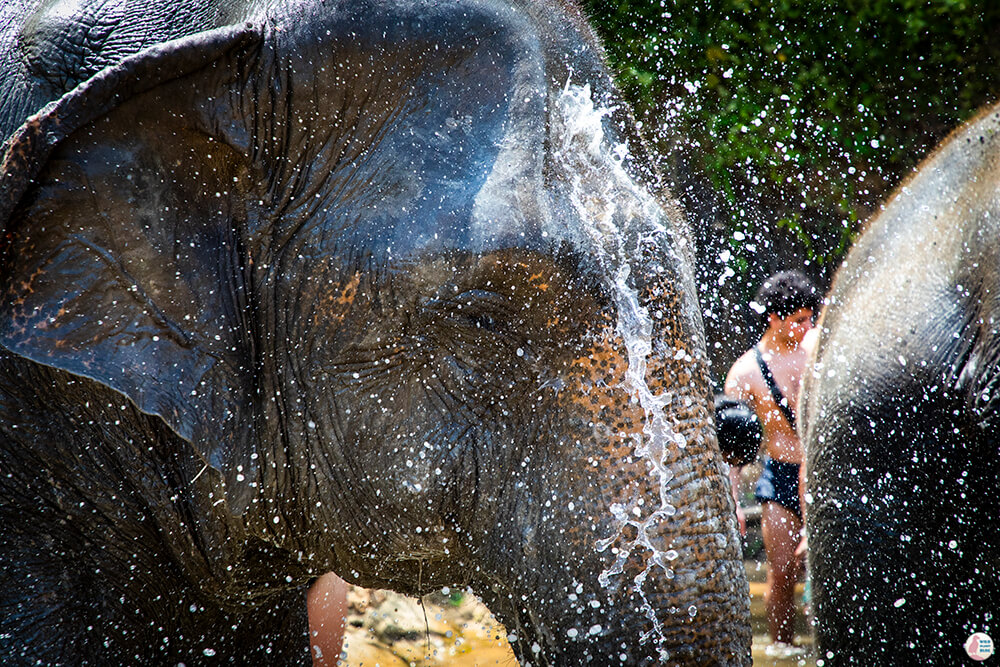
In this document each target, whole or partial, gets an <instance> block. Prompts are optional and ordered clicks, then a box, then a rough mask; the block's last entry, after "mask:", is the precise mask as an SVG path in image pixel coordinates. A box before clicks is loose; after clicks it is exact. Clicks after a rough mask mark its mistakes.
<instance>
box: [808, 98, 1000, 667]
mask: <svg viewBox="0 0 1000 667" xmlns="http://www.w3.org/2000/svg"><path fill="white" fill-rule="evenodd" d="M998 151H1000V108H997V107H994V108H993V109H990V110H989V111H988V112H986V113H985V114H984V115H982V116H981V117H980V118H978V119H977V120H975V121H974V122H972V123H971V124H969V125H968V126H966V127H965V128H964V129H962V130H961V131H959V132H957V133H956V134H954V135H953V136H952V137H951V138H950V139H949V140H947V142H946V143H944V144H943V145H942V146H941V147H940V148H939V149H938V150H937V152H936V153H935V154H934V155H932V156H931V157H930V158H929V159H928V160H927V161H926V162H925V163H924V164H923V165H922V166H921V167H920V169H919V170H918V171H917V173H916V174H915V175H914V176H913V177H912V178H911V179H910V180H909V181H908V182H906V183H905V184H904V185H903V186H902V187H901V188H900V189H899V190H898V192H897V193H896V194H895V195H894V197H893V198H892V200H891V201H890V203H889V204H888V205H887V206H886V207H885V209H884V210H883V211H882V213H880V214H879V215H878V216H877V217H876V218H875V219H874V220H872V221H871V222H870V223H869V225H868V227H867V229H865V230H864V232H863V233H862V235H861V237H860V238H859V239H858V242H857V244H856V245H855V247H854V248H853V249H852V250H851V252H850V254H849V255H848V257H847V259H846V261H845V262H844V265H843V266H842V267H841V268H840V270H839V271H838V273H837V276H836V279H835V282H834V285H833V288H832V290H831V292H830V295H829V297H828V305H827V307H826V310H825V313H824V315H823V318H822V321H821V336H820V343H819V347H818V350H817V355H816V359H815V369H814V372H813V374H812V375H811V376H810V377H807V378H806V380H805V384H804V398H803V415H804V423H805V425H804V444H805V447H806V455H807V484H808V489H809V494H810V496H811V498H812V502H811V505H810V506H809V508H808V512H807V515H808V516H807V521H808V534H809V550H810V557H809V558H810V570H811V573H812V581H813V583H814V589H813V590H814V599H815V615H816V621H817V625H816V636H817V645H818V652H819V655H820V656H821V657H823V659H824V661H825V664H827V665H841V664H873V663H877V664H899V665H903V664H914V663H916V662H920V663H926V664H962V663H963V661H965V660H968V658H967V657H966V655H965V649H964V647H963V645H964V644H966V642H967V640H968V639H969V637H970V636H971V635H973V634H974V633H976V632H988V633H992V634H993V635H994V636H996V629H997V625H996V623H997V610H998V609H1000V575H998V567H997V566H998V565H1000V539H998V537H997V534H996V531H995V530H993V529H992V525H993V519H992V517H994V516H996V515H997V512H1000V496H998V494H997V479H998V477H997V476H998V473H1000V470H998V464H997V456H996V455H997V447H998V443H1000V440H998V438H997V431H996V429H997V405H998V403H997V396H998V395H997V378H998V375H997V371H998V365H997V362H998V360H1000V354H998V344H1000V336H998V335H997V331H998V329H997V327H998V322H1000V309H998V305H1000V302H998V301H997V287H998V282H997V271H998V268H1000V266H998V262H997V257H998V254H997V251H998V239H1000V228H998V224H1000V199H998V197H997V194H998V192H1000V165H998V162H997V155H998Z"/></svg>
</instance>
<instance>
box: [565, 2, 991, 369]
mask: <svg viewBox="0 0 1000 667" xmlns="http://www.w3.org/2000/svg"><path fill="white" fill-rule="evenodd" d="M585 9H586V11H587V13H588V14H589V15H590V17H591V20H592V21H593V22H594V24H595V26H596V27H597V30H598V32H599V33H600V34H601V37H602V39H603V40H604V43H605V48H606V50H607V54H608V58H609V60H610V61H611V65H612V68H613V70H614V71H615V74H616V78H617V81H618V84H619V86H620V87H621V89H622V91H623V92H624V94H625V96H626V98H627V99H628V100H629V102H630V103H631V104H632V106H633V108H634V110H635V112H636V116H637V118H638V119H639V120H640V122H641V124H642V131H643V134H644V135H645V137H646V139H647V140H648V141H649V143H650V144H651V146H652V147H653V148H654V149H655V150H654V155H655V158H654V159H655V160H656V161H657V162H658V167H659V168H660V170H661V171H662V172H663V173H664V174H665V175H666V176H667V177H668V180H669V181H670V183H671V189H672V191H673V193H674V194H675V196H677V197H678V198H679V199H680V200H681V202H682V203H683V205H684V207H685V209H686V210H687V212H688V216H689V219H690V222H691V224H692V228H693V229H694V232H695V236H696V238H697V241H698V281H699V287H700V290H701V299H702V304H703V307H704V310H705V316H706V317H705V320H706V327H707V331H708V339H709V348H710V352H711V355H712V358H713V365H714V371H715V372H714V373H713V375H714V376H722V375H724V374H725V369H727V368H728V367H729V365H730V364H731V363H732V361H733V360H734V359H735V358H736V356H738V355H739V354H740V353H741V352H742V350H744V349H746V348H747V347H748V346H749V345H751V344H752V343H753V341H754V340H755V338H756V336H757V335H758V333H759V331H760V323H759V322H758V321H757V318H756V316H755V315H753V314H752V312H748V309H747V308H746V306H745V305H744V304H746V302H747V301H749V300H750V298H751V297H752V295H753V293H754V292H755V291H756V289H757V286H758V285H759V284H760V282H761V281H762V280H763V278H765V277H766V276H767V275H769V274H770V273H773V272H774V271H778V270H782V269H785V268H800V269H802V270H804V271H805V272H806V273H808V274H810V275H812V276H813V277H814V278H815V279H816V280H817V282H818V283H819V284H820V286H821V287H823V288H824V289H825V288H826V287H827V286H828V285H829V283H830V280H831V279H832V276H833V272H834V271H835V270H836V267H837V266H838V265H839V263H840V261H841V260H842V259H843V256H844V254H845V252H846V251H847V249H848V248H849V247H850V244H851V242H852V241H853V239H854V238H855V237H856V235H857V234H858V232H859V231H860V229H861V228H862V227H863V224H864V221H865V220H866V219H867V218H868V217H869V216H870V215H871V214H872V213H873V212H875V211H876V210H877V208H878V206H879V205H880V203H882V202H884V201H885V200H887V198H888V197H889V196H890V195H891V192H892V190H893V188H894V187H895V186H896V185H898V184H899V182H900V180H901V179H903V178H905V177H906V175H907V174H908V173H910V171H911V170H913V169H914V167H915V166H916V165H917V164H918V163H919V162H920V161H921V160H922V159H923V158H924V157H925V156H926V155H927V154H928V153H929V152H930V151H931V150H932V149H933V147H934V145H935V144H937V143H938V141H940V140H941V139H942V138H943V137H944V136H946V135H947V134H948V133H949V132H950V131H951V130H952V129H954V128H955V127H956V126H957V125H959V124H960V123H961V122H962V121H963V120H965V119H968V118H969V117H971V116H973V115H974V114H975V113H976V112H977V110H979V109H980V108H981V107H982V106H983V105H985V104H987V103H989V102H993V101H996V100H997V99H1000V3H998V2H995V0H840V1H823V0H691V1H688V2H685V1H683V0H677V1H674V0H663V1H662V2H660V1H652V0H643V1H636V0H619V1H617V2H614V1H611V2H609V1H606V0H605V1H602V0H589V1H588V2H587V3H586V5H585ZM716 380H717V381H720V380H721V377H716Z"/></svg>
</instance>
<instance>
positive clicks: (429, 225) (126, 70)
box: [0, 0, 749, 664]
mask: <svg viewBox="0 0 1000 667" xmlns="http://www.w3.org/2000/svg"><path fill="white" fill-rule="evenodd" d="M35 5H37V6H35ZM21 11H22V14H23V16H20V17H18V20H17V21H14V22H10V23H9V24H8V27H7V28H6V30H7V31H8V32H7V33H5V34H4V43H3V45H2V48H4V49H6V53H5V54H4V55H2V56H0V63H6V64H9V65H10V66H11V67H10V70H9V71H10V72H11V74H10V75H8V76H9V78H10V80H9V81H8V84H9V86H10V88H11V91H12V92H11V95H10V98H9V100H10V101H9V102H7V103H5V107H4V115H3V116H2V117H0V120H2V122H4V123H6V126H4V128H3V129H4V132H5V133H10V136H11V138H10V139H9V140H8V141H7V143H6V144H5V145H4V154H3V160H4V161H3V182H2V185H0V187H2V200H0V207H2V213H0V220H2V222H3V225H4V237H3V264H2V269H0V270H2V281H3V283H2V285H3V293H2V294H3V296H2V302H0V345H2V346H3V349H4V350H5V352H4V353H3V355H2V356H0V363H2V367H0V405H2V407H0V410H2V412H3V422H4V423H3V426H2V427H0V428H2V440H0V443H2V450H3V453H2V455H0V456H2V458H0V464H2V465H3V466H4V470H5V471H6V470H15V471H18V472H16V473H15V474H14V476H13V477H12V478H10V479H7V480H4V481H3V482H0V493H2V494H3V496H2V497H3V498H4V504H3V512H4V515H3V517H0V518H2V519H3V520H4V521H5V522H7V523H5V525H10V523H9V522H15V523H17V524H18V525H19V526H23V530H22V529H18V530H17V531H16V532H17V534H18V535H20V536H22V537H24V536H25V535H28V536H29V537H27V538H24V539H27V540H28V541H27V544H29V545H35V546H37V545H39V544H40V542H39V540H48V541H49V542H50V543H51V544H50V546H49V547H48V549H47V551H46V553H47V554H49V555H48V556H46V558H45V559H43V560H44V563H43V565H38V564H37V563H35V562H34V561H32V560H31V559H30V558H29V557H28V556H27V555H26V551H27V550H28V547H25V546H24V544H25V543H26V542H24V540H23V539H22V540H20V541H19V542H18V544H14V542H15V541H14V540H3V541H0V546H2V548H3V549H4V553H3V557H4V559H5V561H6V562H9V563H12V564H13V565H11V566H10V567H9V568H8V569H7V570H5V571H6V572H7V573H8V574H7V576H6V579H4V580H0V582H2V583H4V584H12V582H13V581H14V580H15V579H16V578H17V577H29V578H31V577H33V579H32V581H39V582H41V583H38V584H37V585H35V586H34V587H29V588H27V589H25V588H24V587H22V588H21V589H20V590H18V591H17V592H13V591H12V592H9V593H5V595H8V598H7V600H6V604H7V605H8V606H9V607H10V606H15V607H16V608H17V609H18V611H19V613H18V614H16V615H13V616H11V617H10V619H9V620H6V621H3V623H4V624H5V625H4V626H2V628H3V629H2V630H0V636H2V637H8V638H10V637H13V639H2V640H0V642H4V641H6V642H8V646H10V647H13V648H11V649H10V651H8V652H9V653H14V652H19V654H23V655H32V656H33V655H42V656H43V657H44V656H53V655H55V656H57V658H58V659H63V658H62V657H59V656H71V658H67V659H72V656H74V655H75V656H79V655H83V656H88V655H91V654H89V653H87V652H88V651H93V655H98V654H100V655H102V656H104V659H107V656H108V655H113V656H117V657H121V658H122V659H130V658H129V656H131V655H132V654H131V653H130V652H131V651H134V650H135V646H136V645H137V644H139V645H145V642H147V641H148V642H149V645H151V646H152V645H156V646H158V647H159V648H158V649H157V650H158V651H160V652H161V654H162V655H163V656H164V657H170V658H172V659H177V660H183V659H194V658H192V657H191V656H192V655H200V654H199V653H198V651H201V650H202V647H204V646H210V647H211V651H212V655H213V656H216V657H220V658H221V657H225V656H227V655H228V656H229V657H231V658H233V659H241V658H246V656H250V655H257V656H266V659H268V660H273V659H274V656H275V655H282V656H285V658H284V659H288V660H293V659H295V660H304V659H306V656H307V654H306V653H305V651H304V649H305V646H306V643H305V641H304V640H303V638H302V637H301V636H299V635H295V633H297V632H300V631H301V628H302V625H301V623H299V624H298V625H296V624H295V623H276V622H275V621H274V618H275V617H276V615H278V614H288V613H290V612H289V609H291V607H292V606H293V604H295V603H296V602H297V601H298V602H301V600H300V599H299V598H297V597H296V596H299V595H301V587H302V586H303V585H304V584H305V583H306V582H307V581H308V580H309V579H310V578H311V577H315V576H316V575H318V574H320V573H322V572H325V571H327V570H334V571H336V572H338V573H339V574H341V575H342V576H343V577H345V578H347V579H348V580H350V581H353V582H357V583H360V584H362V585H365V586H369V587H386V588H393V589H396V590H400V591H402V592H405V593H409V594H423V593H426V592H428V591H430V590H433V589H435V588H439V587H441V586H444V585H456V584H468V585H471V586H472V587H473V588H474V589H475V590H476V591H477V593H479V594H480V595H482V596H483V598H484V599H485V600H486V601H487V603H488V604H489V606H490V608H491V609H492V610H493V611H494V612H495V613H496V614H497V616H498V617H499V618H500V620H501V621H502V622H503V623H504V624H505V625H506V627H507V629H508V631H509V632H510V637H511V640H512V643H513V646H514V648H515V652H516V653H517V655H518V656H519V658H520V659H521V660H522V661H523V663H524V664H554V663H558V664H570V663H571V662H573V661H590V662H593V663H594V664H614V663H621V664H647V663H654V662H663V663H675V662H690V663H702V662H703V663H711V664H745V663H746V662H747V661H748V660H749V630H748V616H749V611H748V603H747V596H746V584H745V579H744V575H743V570H742V564H741V561H740V556H739V552H738V540H737V539H736V534H735V527H734V521H733V517H732V506H731V500H730V498H729V495H728V492H727V484H726V481H725V476H724V475H723V473H722V471H721V467H720V457H719V454H718V450H717V447H716V444H715V436H714V432H713V428H712V418H711V416H710V408H709V400H710V397H709V391H708V378H707V368H706V356H705V350H704V342H703V335H702V330H701V321H700V313H699V310H698V305H697V300H696V293H695V285H694V282H693V280H692V274H691V266H690V258H689V256H688V246H689V244H688V242H687V237H686V231H685V228H684V224H683V221H682V219H681V216H680V213H679V211H678V210H677V209H676V208H675V207H674V206H673V205H672V204H670V203H666V204H663V203H660V200H659V199H658V198H656V197H654V196H653V195H652V194H650V187H651V185H650V184H652V183H653V180H652V179H651V177H650V176H649V175H648V174H645V172H644V169H643V161H644V160H643V157H642V154H641V147H640V146H639V143H638V142H637V141H636V140H635V139H634V137H633V136H632V134H631V133H632V131H633V130H632V127H633V124H632V122H631V120H630V118H629V117H628V115H627V113H626V112H625V111H624V109H623V107H622V105H621V103H620V102H619V101H618V98H617V97H616V95H615V92H614V90H613V87H612V84H611V82H610V80H609V77H608V74H607V72H606V70H605V69H604V66H603V64H602V62H601V53H600V49H599V46H598V44H597V42H596V40H595V38H594V37H593V35H592V34H591V32H590V31H589V29H588V28H587V27H586V25H585V23H584V22H583V20H582V19H581V17H580V15H579V14H578V13H577V11H576V10H574V9H572V8H570V7H567V6H565V5H563V4H562V3H559V2H547V1H539V2H511V3H508V2H496V1H493V0H488V1H478V0H462V1H460V2H448V3H440V2H423V1H409V0H406V1H404V0H400V1H398V2H383V1H365V0H357V1H351V2H348V1H341V2H319V1H302V2H295V3H285V2H264V3H257V2H255V3H246V4H245V6H242V5H240V4H239V3H232V2H221V1H220V2H216V3H203V2H194V1H193V0H174V1H173V2H169V3H159V2H135V3H128V4H127V5H126V4H125V3H122V4H120V5H115V4H108V3H100V2H45V3H33V2H28V3H25V5H24V6H23V8H22V10H21ZM10 26H14V27H13V28H12V27H10ZM15 29H16V30H15ZM12 30H13V31H15V32H16V34H13V33H12V32H11V31H12ZM97 34H99V36H100V39H94V37H95V35H97ZM67 45H69V46H72V47H74V48H67ZM13 51H18V52H17V53H12V52H13ZM81 53H82V55H81ZM28 110H30V112H29V111H28ZM29 113H31V114H32V115H30V117H27V116H28V114H29ZM19 114H20V115H19ZM25 117H27V120H23V118H25ZM12 118H14V119H20V120H14V121H12V120H11V119H12ZM15 123H16V124H15ZM29 462H30V463H29ZM29 470H30V472H29ZM38 471H41V472H38ZM25 495H27V496H29V497H28V498H25V497H24V496H25ZM50 506H51V507H55V508H58V510H56V509H53V510H52V511H51V512H50V511H49V509H48V508H49V507H50ZM92 507H100V508H102V511H100V512H98V511H96V510H95V511H93V512H91V511H90V509H91V508H92ZM81 508H82V509H81ZM67 514H68V515H69V516H70V517H71V519H72V522H71V523H72V524H73V525H74V526H75V528H74V531H76V532H78V533H80V534H81V535H82V536H83V537H82V538H80V539H77V541H76V542H74V543H73V544H72V545H70V544H69V541H70V540H69V539H68V538H67V537H66V536H65V535H64V533H63V532H62V531H61V530H57V529H56V528H54V527H52V526H53V525H54V524H56V523H58V522H59V521H60V520H64V519H65V515H67ZM29 525H30V526H31V527H33V530H34V532H32V531H31V530H29ZM154 529H155V530H154ZM12 534H13V533H12ZM140 535H141V536H142V539H139V537H136V536H140ZM49 542H47V544H48V543H49ZM31 548H34V546H32V547H31ZM39 548H41V547H39ZM137 562H138V563H139V564H140V566H139V567H135V564H136V563H137ZM83 563H86V564H87V565H86V567H87V568H89V569H86V570H85V566H84V565H83ZM94 563H97V565H96V566H95V565H94ZM95 567H96V568H97V569H98V570H99V571H100V572H103V575H102V579H103V580H107V581H110V582H111V585H109V586H107V590H108V591H109V592H108V593H107V594H106V595H105V594H104V593H96V594H95V593H94V591H93V590H92V589H88V590H86V591H85V590H84V582H85V581H89V578H92V574H93V570H94V568H95ZM12 588H13V586H11V585H5V586H4V589H5V590H8V591H11V589H12ZM42 592H44V593H47V594H49V593H51V596H52V597H50V598H46V597H45V596H44V595H42ZM95 596H96V597H95ZM83 598H87V599H86V600H85V601H84V600H83ZM51 599H56V600H59V601H60V604H62V605H63V606H62V607H60V610H65V609H68V608H70V607H72V609H73V610H74V611H73V614H69V612H66V613H65V614H63V615H62V616H59V618H60V619H64V620H61V621H60V624H59V625H58V629H59V632H55V631H54V632H53V638H51V639H49V640H47V642H48V646H56V645H58V646H56V648H40V647H39V646H40V645H41V644H42V643H44V642H43V641H42V640H40V639H39V640H37V641H38V642H39V644H38V645H34V644H32V643H31V642H32V641H36V640H35V639H33V638H32V636H31V635H30V634H25V633H24V632H21V631H23V630H24V628H25V627H27V625H28V624H30V623H32V622H36V621H37V620H38V619H39V618H41V617H42V616H43V615H44V614H50V615H52V616H53V617H55V616H56V615H58V614H55V613H54V612H53V610H52V608H50V607H49V606H47V605H49V604H50V602H49V600H51ZM192 600H195V602H192ZM84 602H86V603H84ZM136 610H139V612H140V614H139V616H138V617H136V615H135V611H136ZM59 613H60V614H62V611H60V612H59ZM301 617H302V616H301V612H298V611H297V612H295V613H293V614H292V618H298V619H301ZM94 618H99V619H102V622H101V623H100V624H96V623H94V622H92V621H93V620H94ZM137 618H138V620H137ZM65 619H68V620H65ZM108 619H112V622H110V623H109V622H108ZM147 619H155V620H154V621H148V620H147ZM211 619H214V620H211ZM88 625H89V626H90V627H91V630H90V631H86V630H84V629H83V628H85V627H87V626H88ZM93 627H99V628H104V629H102V630H99V631H98V632H96V633H95V632H94V631H93ZM164 628H166V630H164ZM230 628H231V629H230ZM279 630H280V632H279ZM102 633H103V634H102ZM157 633H160V634H157ZM282 633H286V634H289V635H295V636H291V637H290V638H288V639H286V638H285V637H284V636H283V635H282ZM160 635H165V636H168V639H162V638H161V636H160ZM25 637H28V639H25ZM247 637H252V638H253V639H246V638H247ZM0 646H2V644H0ZM109 646H110V648H109ZM288 646H291V647H292V648H288ZM300 648H301V653H296V651H299V650H300ZM49 650H51V651H52V652H51V653H46V652H45V651H49ZM58 651H62V653H58ZM74 651H75V652H76V653H74ZM206 655H208V654H206ZM289 656H291V657H289ZM262 659H265V658H263V657H262Z"/></svg>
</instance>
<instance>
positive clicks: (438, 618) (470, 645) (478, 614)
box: [340, 587, 518, 667]
mask: <svg viewBox="0 0 1000 667" xmlns="http://www.w3.org/2000/svg"><path fill="white" fill-rule="evenodd" d="M348 605H349V613H348V618H347V632H346V634H345V637H344V654H345V655H346V660H342V661H341V663H340V664H341V665H342V666H344V667H407V666H408V667H436V666H437V665H454V666H456V667H473V666H474V665H483V666H485V665H508V666H516V665H517V664H518V663H517V660H516V659H515V658H514V654H513V653H512V652H511V650H510V646H509V644H508V643H507V637H506V635H507V632H506V630H504V628H503V626H502V625H500V624H499V623H497V622H496V620H494V618H493V616H492V615H491V614H490V612H489V610H488V609H486V607H485V606H484V605H483V604H482V603H480V602H479V600H477V599H476V598H475V597H474V596H473V595H471V594H468V593H465V592H463V591H449V593H448V594H444V593H435V594H433V595H428V596H425V597H424V599H423V600H422V601H420V600H416V599H414V598H408V597H404V596H402V595H397V594H396V593H390V592H388V591H373V590H368V589H365V588H358V587H352V588H351V591H350V593H349V594H348Z"/></svg>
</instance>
